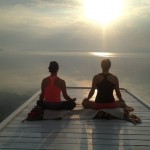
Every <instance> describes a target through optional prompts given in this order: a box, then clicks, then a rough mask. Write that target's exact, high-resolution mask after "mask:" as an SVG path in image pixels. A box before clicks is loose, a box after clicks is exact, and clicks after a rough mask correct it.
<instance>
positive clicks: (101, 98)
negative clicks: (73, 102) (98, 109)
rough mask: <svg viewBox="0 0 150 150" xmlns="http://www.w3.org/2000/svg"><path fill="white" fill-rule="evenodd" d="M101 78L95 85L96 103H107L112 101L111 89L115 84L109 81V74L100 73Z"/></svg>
mask: <svg viewBox="0 0 150 150" xmlns="http://www.w3.org/2000/svg"><path fill="white" fill-rule="evenodd" d="M100 76H101V77H102V78H103V79H102V81H100V82H99V83H98V84H97V85H96V87H97V96H96V99H95V102H96V103H108V102H114V101H115V99H114V96H113V90H114V88H115V84H114V83H113V82H111V81H110V78H111V76H112V75H111V74H110V73H108V74H103V73H102V74H100Z"/></svg>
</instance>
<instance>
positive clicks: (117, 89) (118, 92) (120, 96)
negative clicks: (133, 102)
mask: <svg viewBox="0 0 150 150" xmlns="http://www.w3.org/2000/svg"><path fill="white" fill-rule="evenodd" d="M115 91H116V95H117V97H118V99H119V101H123V99H122V95H121V93H120V89H119V81H118V78H117V77H116V85H115Z"/></svg>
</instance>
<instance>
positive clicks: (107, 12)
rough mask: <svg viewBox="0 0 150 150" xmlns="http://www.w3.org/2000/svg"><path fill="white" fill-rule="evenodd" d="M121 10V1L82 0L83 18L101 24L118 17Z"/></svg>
mask: <svg viewBox="0 0 150 150" xmlns="http://www.w3.org/2000/svg"><path fill="white" fill-rule="evenodd" d="M122 9H123V0H84V12H85V16H86V17H87V18H88V19H90V20H93V21H96V22H99V23H102V24H108V23H110V22H111V21H113V20H115V19H117V18H118V17H120V16H121V14H122Z"/></svg>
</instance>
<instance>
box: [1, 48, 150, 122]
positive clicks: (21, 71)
mask: <svg viewBox="0 0 150 150" xmlns="http://www.w3.org/2000/svg"><path fill="white" fill-rule="evenodd" d="M103 58H110V60H111V62H112V67H111V69H110V72H111V73H113V74H115V75H116V76H117V77H118V78H119V81H120V87H124V88H126V89H129V90H130V91H131V92H133V94H136V95H137V96H138V97H140V98H141V99H143V100H144V101H146V102H147V103H150V99H149V97H150V91H149V89H150V79H149V77H150V69H149V65H150V59H149V58H150V53H149V52H144V53H142V52H137V53H132V52H128V53H127V52H122V53H119V52H115V53H114V52H113V53H112V52H92V51H91V52H90V51H89V52H88V51H86V52H69V51H57V52H56V51H19V50H18V51H17V50H16V51H11V50H1V51H0V79H1V84H0V97H1V98H0V121H2V120H3V119H4V118H6V117H7V116H8V115H9V114H11V113H12V112H13V111H14V110H15V109H16V108H18V107H19V106H20V105H21V104H22V103H24V102H25V101H26V100H27V99H28V98H30V97H31V96H32V95H33V94H35V92H37V91H38V90H39V89H40V84H41V81H42V79H43V78H44V77H46V76H48V75H49V72H48V66H49V62H50V61H54V60H55V61H57V62H58V63H59V66H60V70H59V73H58V76H60V77H61V78H63V79H65V81H66V84H67V86H91V81H92V78H93V76H94V75H95V74H98V73H99V72H100V71H101V67H100V62H101V60H102V59H103ZM69 95H70V96H71V93H69Z"/></svg>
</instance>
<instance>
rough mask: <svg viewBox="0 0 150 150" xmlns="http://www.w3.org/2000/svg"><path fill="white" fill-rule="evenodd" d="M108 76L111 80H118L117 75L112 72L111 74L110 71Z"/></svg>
mask: <svg viewBox="0 0 150 150" xmlns="http://www.w3.org/2000/svg"><path fill="white" fill-rule="evenodd" d="M110 78H111V79H112V80H114V81H116V82H117V81H118V77H117V76H116V75H114V74H111V73H110Z"/></svg>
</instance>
